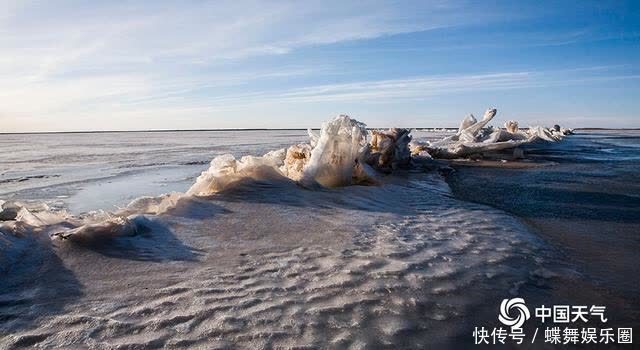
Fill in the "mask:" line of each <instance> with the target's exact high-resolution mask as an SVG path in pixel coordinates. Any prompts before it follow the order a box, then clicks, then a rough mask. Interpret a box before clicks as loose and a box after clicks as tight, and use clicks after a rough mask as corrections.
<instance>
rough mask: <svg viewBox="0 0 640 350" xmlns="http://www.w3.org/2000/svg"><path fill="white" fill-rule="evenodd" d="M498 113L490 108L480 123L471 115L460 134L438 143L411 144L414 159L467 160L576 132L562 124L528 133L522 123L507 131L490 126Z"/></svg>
mask: <svg viewBox="0 0 640 350" xmlns="http://www.w3.org/2000/svg"><path fill="white" fill-rule="evenodd" d="M496 114H497V110H496V109H495V108H489V109H487V111H486V112H485V114H484V116H483V118H482V120H480V121H477V120H476V118H475V117H474V116H473V115H472V114H470V115H469V116H467V117H465V118H464V119H463V120H462V121H461V122H460V127H459V128H458V132H457V133H455V134H454V135H451V136H447V137H445V138H443V139H442V140H440V141H435V142H422V143H421V142H414V143H411V145H410V147H411V153H412V154H413V155H414V156H429V157H432V158H443V159H456V158H465V157H469V156H472V155H477V154H481V153H484V152H492V151H500V150H504V149H510V148H516V147H518V146H521V145H524V144H529V143H533V142H536V141H539V140H543V141H548V142H556V141H560V140H562V138H564V136H566V135H569V134H571V133H572V130H570V129H564V128H560V127H559V126H558V125H556V126H554V127H553V128H544V127H541V126H534V127H529V128H528V130H526V131H525V130H521V129H519V127H518V122H517V121H513V120H510V121H507V122H506V123H505V128H504V129H500V128H495V127H491V126H489V127H487V124H488V123H489V122H490V121H491V120H492V119H493V117H495V116H496Z"/></svg>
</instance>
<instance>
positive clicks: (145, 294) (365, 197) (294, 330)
mask: <svg viewBox="0 0 640 350" xmlns="http://www.w3.org/2000/svg"><path fill="white" fill-rule="evenodd" d="M407 177H408V178H407V179H396V180H394V181H390V183H388V184H385V186H378V187H360V186H353V187H348V188H338V189H333V190H317V191H310V190H305V189H301V188H298V187H297V186H295V185H294V184H291V183H284V184H275V183H267V182H263V183H251V184H246V186H241V187H239V188H236V189H234V190H233V191H229V192H228V193H221V194H218V195H216V196H214V197H212V198H209V199H199V200H194V201H193V202H191V203H188V204H185V205H182V206H177V207H176V208H174V209H173V210H172V211H169V212H167V213H165V214H163V215H160V216H150V217H149V220H150V222H151V223H153V225H152V226H153V227H152V228H151V229H150V230H149V232H146V233H144V234H140V235H138V236H127V237H121V238H115V239H113V240H111V241H106V242H99V243H97V242H91V243H90V244H80V243H77V242H76V243H73V242H68V241H64V240H63V241H57V242H54V243H47V242H42V241H39V240H35V239H34V240H33V241H31V242H30V243H29V244H32V245H33V249H29V250H25V252H24V254H23V256H21V257H20V259H23V260H24V261H28V262H29V263H24V264H23V265H20V264H18V265H17V267H16V268H17V269H18V270H17V271H16V270H10V271H4V272H2V273H3V275H2V276H3V277H2V278H3V279H4V282H2V288H3V289H2V290H1V291H2V294H1V295H0V298H1V299H0V348H2V349H14V348H74V349H75V348H79V349H83V348H85V349H149V348H193V349H323V348H341V349H342V348H344V349H368V348H389V349H403V348H407V349H413V348H415V349H418V348H423V349H424V348H433V347H437V346H438V345H441V346H446V345H450V344H452V343H454V342H455V339H463V342H464V343H467V342H468V339H469V336H470V335H469V334H470V333H469V329H472V328H469V327H471V326H472V325H473V323H474V322H476V321H478V322H481V320H476V319H475V318H474V315H476V314H477V312H480V311H482V310H483V309H484V308H491V309H493V307H494V306H495V305H498V304H497V303H498V302H499V300H501V298H503V297H508V296H509V295H508V294H509V293H517V290H518V288H519V286H521V285H523V284H525V283H536V282H535V281H532V279H535V278H537V277H535V276H533V275H532V274H530V273H529V272H530V271H533V270H534V269H536V267H537V266H538V265H539V264H540V261H539V260H536V259H535V258H534V256H536V255H537V254H536V249H537V247H538V245H539V244H538V242H536V239H535V238H534V236H532V235H531V234H530V233H529V232H527V231H526V229H525V228H524V227H523V226H522V225H521V224H520V223H519V222H518V220H517V219H515V218H513V217H511V216H509V215H506V214H505V213H503V212H500V211H497V210H494V209H490V208H488V207H485V206H481V205H475V204H469V203H465V202H461V201H458V200H455V199H453V198H452V197H451V196H450V195H449V192H448V189H447V188H446V185H444V182H442V180H441V179H440V178H439V177H438V176H437V175H433V174H432V175H426V174H421V175H415V174H407ZM154 225H155V226H154ZM36 249H37V250H39V251H40V252H41V253H39V254H35V253H33V251H34V250H36ZM24 276H28V277H24ZM485 323H486V320H485Z"/></svg>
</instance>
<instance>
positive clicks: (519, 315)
mask: <svg viewBox="0 0 640 350" xmlns="http://www.w3.org/2000/svg"><path fill="white" fill-rule="evenodd" d="M530 317H531V314H529V309H528V308H527V306H526V305H525V304H524V299H522V298H513V299H504V300H503V301H502V304H500V315H499V316H498V320H499V321H500V322H502V323H503V324H504V325H505V326H509V327H511V328H522V325H523V324H524V321H526V320H528V319H529V318H530Z"/></svg>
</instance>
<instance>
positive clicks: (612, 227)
mask: <svg viewBox="0 0 640 350" xmlns="http://www.w3.org/2000/svg"><path fill="white" fill-rule="evenodd" d="M525 153H526V154H527V158H529V159H532V160H533V161H534V162H536V163H540V164H541V165H542V166H540V167H536V168H533V169H530V168H529V169H505V168H495V167H494V168H491V167H477V166H464V165H454V168H455V170H456V171H455V172H452V173H451V174H450V175H449V176H448V178H447V182H448V183H449V185H450V186H451V188H452V191H453V193H454V195H455V196H456V197H458V198H460V199H463V200H467V201H472V202H477V203H482V204H488V205H490V206H493V207H496V208H499V209H502V210H504V211H507V212H509V213H512V214H514V215H516V216H517V217H520V218H521V219H522V220H523V221H524V222H525V223H526V224H527V225H528V226H530V227H531V228H532V229H533V230H534V232H535V233H537V234H538V235H539V236H540V237H541V238H542V239H544V240H545V241H546V242H547V243H548V244H549V246H550V247H551V249H553V250H555V256H556V259H555V261H554V262H553V263H552V265H555V266H554V267H553V268H556V269H559V268H562V267H566V268H567V269H569V270H572V271H575V272H576V273H575V274H574V275H573V276H571V274H560V278H558V279H556V283H555V285H554V286H553V288H552V289H551V290H550V291H547V292H548V293H547V296H546V298H551V299H552V300H546V301H545V302H546V303H547V304H551V303H553V304H560V303H561V302H570V303H573V304H577V303H581V304H597V303H600V304H605V305H609V309H610V311H611V313H613V314H615V317H616V320H615V321H613V322H614V325H615V323H616V322H617V323H620V324H627V325H631V324H633V325H635V326H636V327H637V326H638V320H639V318H638V316H639V310H640V292H638V287H639V286H640V274H639V272H640V268H639V266H640V255H639V252H640V184H639V183H638V179H639V175H640V132H638V131H599V132H578V133H577V134H576V135H574V136H571V137H568V138H566V139H565V140H564V141H563V142H561V143H557V144H551V145H549V144H544V145H539V146H538V145H536V146H532V147H530V148H528V149H526V150H525ZM533 293H536V292H535V291H533ZM537 295H538V298H541V295H542V294H540V293H537Z"/></svg>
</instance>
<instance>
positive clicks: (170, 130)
mask: <svg viewBox="0 0 640 350" xmlns="http://www.w3.org/2000/svg"><path fill="white" fill-rule="evenodd" d="M308 129H311V130H320V128H221V129H215V128H214V129H149V130H143V129H140V130H76V131H16V132H0V135H41V134H109V133H114V134H115V133H136V132H141V133H147V132H200V131H306V130H308ZM377 129H389V128H387V127H383V128H376V127H367V130H377ZM406 129H409V130H421V129H446V130H457V129H458V127H457V126H456V127H410V128H406ZM520 129H524V130H526V129H528V128H520ZM572 130H629V131H634V130H640V127H637V128H603V127H580V128H573V129H572Z"/></svg>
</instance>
